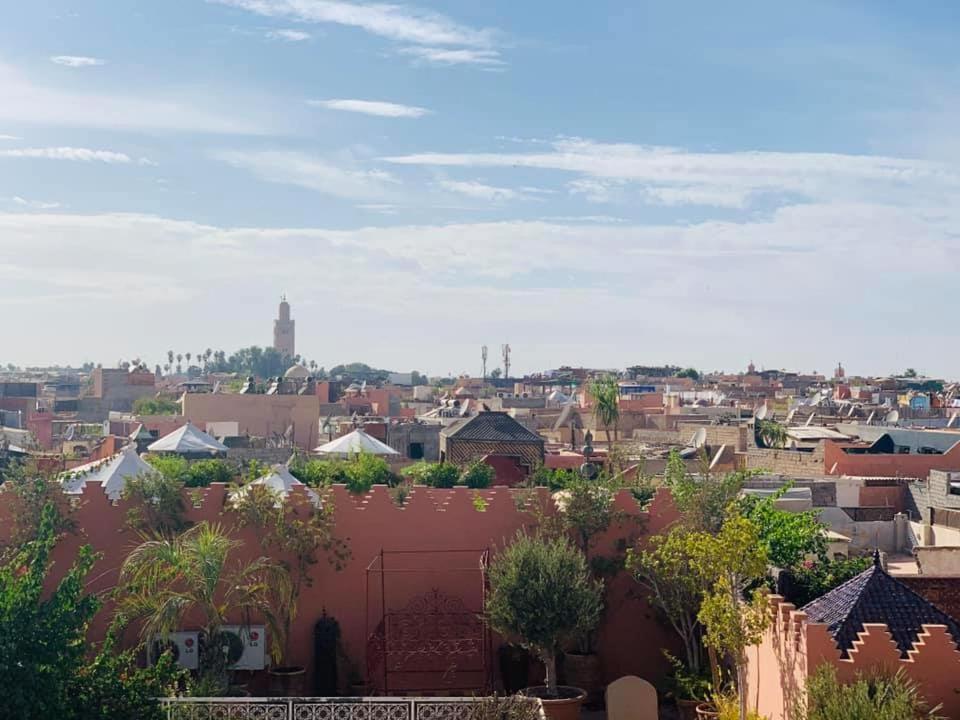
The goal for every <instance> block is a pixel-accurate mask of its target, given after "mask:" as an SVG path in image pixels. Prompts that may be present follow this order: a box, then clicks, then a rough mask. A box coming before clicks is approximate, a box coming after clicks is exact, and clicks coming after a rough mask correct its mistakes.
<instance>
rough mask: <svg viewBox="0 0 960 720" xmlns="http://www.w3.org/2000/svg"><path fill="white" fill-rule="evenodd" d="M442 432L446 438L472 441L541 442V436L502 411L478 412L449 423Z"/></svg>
mask: <svg viewBox="0 0 960 720" xmlns="http://www.w3.org/2000/svg"><path fill="white" fill-rule="evenodd" d="M442 434H443V435H444V436H445V437H447V438H455V439H456V440H471V441H474V442H525V443H532V442H538V443H542V442H543V438H542V437H540V436H539V435H537V434H536V433H534V432H530V431H529V430H527V428H525V427H524V426H523V425H521V424H520V423H518V422H517V421H516V420H514V419H513V418H512V417H510V416H509V415H507V414H506V413H503V412H481V413H478V414H477V415H474V416H473V417H472V418H467V419H466V420H460V421H458V422H456V423H454V424H453V425H450V426H449V427H447V428H445V429H444V430H443V431H442Z"/></svg>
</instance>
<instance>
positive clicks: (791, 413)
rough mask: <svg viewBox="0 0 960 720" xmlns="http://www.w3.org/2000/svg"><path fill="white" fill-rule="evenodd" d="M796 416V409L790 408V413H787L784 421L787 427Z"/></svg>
mask: <svg viewBox="0 0 960 720" xmlns="http://www.w3.org/2000/svg"><path fill="white" fill-rule="evenodd" d="M796 414H797V409H796V408H791V409H790V412H788V413H787V419H786V421H785V422H786V424H787V425H789V424H790V423H792V422H793V418H794V416H795V415H796Z"/></svg>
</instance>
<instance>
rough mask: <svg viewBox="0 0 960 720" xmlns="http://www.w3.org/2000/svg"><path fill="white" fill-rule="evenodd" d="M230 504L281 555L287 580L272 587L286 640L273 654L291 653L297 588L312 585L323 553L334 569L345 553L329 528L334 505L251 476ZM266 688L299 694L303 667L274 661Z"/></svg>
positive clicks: (268, 548)
mask: <svg viewBox="0 0 960 720" xmlns="http://www.w3.org/2000/svg"><path fill="white" fill-rule="evenodd" d="M230 508H231V509H232V510H233V511H234V512H235V513H236V516H237V524H238V525H239V526H240V527H247V526H250V527H254V528H255V529H256V530H257V537H258V539H259V541H260V544H261V546H262V547H263V548H264V550H265V551H270V552H273V553H276V554H278V555H279V556H280V558H281V560H280V564H281V565H282V566H283V567H284V568H285V569H286V570H287V573H288V575H289V578H290V581H289V582H288V583H286V584H285V585H284V586H282V587H278V588H276V596H275V602H276V605H275V607H276V611H277V614H278V615H279V617H280V620H281V623H282V625H283V631H284V634H283V637H284V638H285V639H286V643H287V644H286V646H285V647H284V648H283V650H282V652H281V653H280V654H279V655H278V656H277V658H276V659H278V660H279V659H280V658H281V657H282V658H289V657H290V647H289V643H290V635H291V626H292V624H293V621H294V620H295V619H296V616H297V609H298V603H299V600H300V593H301V592H302V590H303V588H305V587H309V586H311V585H312V582H313V580H312V578H311V577H310V568H311V566H313V565H314V564H316V563H317V562H318V560H319V558H318V555H320V554H326V556H327V559H328V560H329V562H330V563H331V564H332V565H333V566H334V567H336V568H337V569H338V570H339V569H341V568H342V567H343V565H344V564H345V563H346V561H347V559H348V558H349V554H350V553H349V548H348V547H347V545H346V543H345V542H344V541H343V540H342V539H340V538H338V537H336V535H334V532H333V514H332V513H333V506H332V504H331V503H325V502H322V500H321V498H320V497H319V496H317V495H309V494H307V493H302V494H301V493H290V495H288V496H287V497H286V498H285V497H284V496H283V495H282V494H281V493H280V492H279V491H278V490H276V489H274V488H273V487H271V486H270V485H267V484H265V483H258V482H250V483H248V484H246V485H244V486H242V487H241V488H239V489H237V490H235V491H234V492H233V493H232V496H231V500H230ZM269 675H270V692H271V693H272V694H274V695H280V696H296V695H303V694H304V692H305V687H304V685H305V680H306V668H304V666H302V665H295V664H284V665H281V664H279V663H278V664H275V665H273V666H272V667H271V668H270V670H269Z"/></svg>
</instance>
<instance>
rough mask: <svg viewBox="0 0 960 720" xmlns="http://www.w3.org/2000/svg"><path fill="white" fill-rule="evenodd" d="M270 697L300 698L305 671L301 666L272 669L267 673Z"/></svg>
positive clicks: (302, 691)
mask: <svg viewBox="0 0 960 720" xmlns="http://www.w3.org/2000/svg"><path fill="white" fill-rule="evenodd" d="M268 675H269V676H270V695H272V696H273V697H302V696H303V694H304V681H305V680H306V676H307V669H306V668H305V667H303V666H302V665H289V666H286V667H283V666H281V667H274V668H270V670H269V671H268Z"/></svg>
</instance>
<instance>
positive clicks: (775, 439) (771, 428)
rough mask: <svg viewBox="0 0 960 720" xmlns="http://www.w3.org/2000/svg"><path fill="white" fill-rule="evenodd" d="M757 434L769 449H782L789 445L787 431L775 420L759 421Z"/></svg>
mask: <svg viewBox="0 0 960 720" xmlns="http://www.w3.org/2000/svg"><path fill="white" fill-rule="evenodd" d="M756 434H757V437H758V438H759V439H761V440H762V441H763V444H764V445H766V446H767V447H768V448H782V447H783V446H784V445H786V444H787V429H786V428H785V427H784V426H783V425H781V424H780V423H778V422H777V421H775V420H757V425H756Z"/></svg>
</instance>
